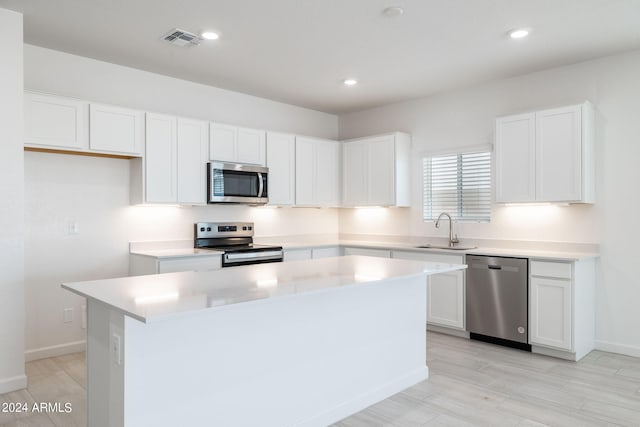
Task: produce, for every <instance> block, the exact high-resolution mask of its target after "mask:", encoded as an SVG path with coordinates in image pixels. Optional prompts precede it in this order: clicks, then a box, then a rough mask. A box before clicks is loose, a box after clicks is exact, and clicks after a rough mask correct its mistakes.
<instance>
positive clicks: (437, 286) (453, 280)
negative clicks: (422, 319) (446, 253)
mask: <svg viewBox="0 0 640 427" xmlns="http://www.w3.org/2000/svg"><path fill="white" fill-rule="evenodd" d="M464 312H465V299H464V275H463V273H462V272H461V271H455V272H451V273H442V274H436V275H433V276H431V277H429V283H428V285H427V323H432V324H434V325H440V326H447V327H451V328H457V329H464Z"/></svg>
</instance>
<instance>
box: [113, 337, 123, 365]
mask: <svg viewBox="0 0 640 427" xmlns="http://www.w3.org/2000/svg"><path fill="white" fill-rule="evenodd" d="M120 341H121V339H120V335H118V334H113V335H112V336H111V358H112V360H113V363H115V364H116V365H121V364H122V351H121V350H122V349H121V347H120Z"/></svg>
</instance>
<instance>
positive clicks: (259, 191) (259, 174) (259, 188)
mask: <svg viewBox="0 0 640 427" xmlns="http://www.w3.org/2000/svg"><path fill="white" fill-rule="evenodd" d="M258 181H260V183H259V184H258V185H259V187H258V197H263V195H262V192H263V191H264V178H263V176H262V173H261V172H258Z"/></svg>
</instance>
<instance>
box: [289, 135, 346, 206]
mask: <svg viewBox="0 0 640 427" xmlns="http://www.w3.org/2000/svg"><path fill="white" fill-rule="evenodd" d="M340 152H341V150H340V142H338V141H332V140H327V139H318V138H308V137H301V136H299V137H296V189H295V192H296V205H298V206H339V205H340Z"/></svg>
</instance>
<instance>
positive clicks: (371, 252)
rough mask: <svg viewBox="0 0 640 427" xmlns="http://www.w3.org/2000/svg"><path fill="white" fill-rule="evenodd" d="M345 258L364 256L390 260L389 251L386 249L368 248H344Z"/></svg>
mask: <svg viewBox="0 0 640 427" xmlns="http://www.w3.org/2000/svg"><path fill="white" fill-rule="evenodd" d="M344 254H345V256H349V255H364V256H373V257H379V258H391V251H390V250H388V249H369V248H344Z"/></svg>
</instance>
